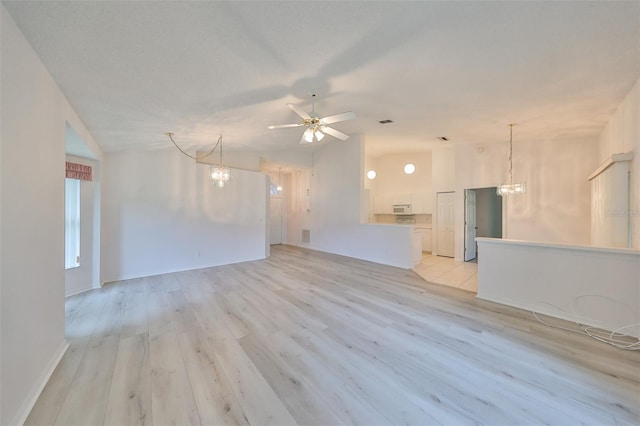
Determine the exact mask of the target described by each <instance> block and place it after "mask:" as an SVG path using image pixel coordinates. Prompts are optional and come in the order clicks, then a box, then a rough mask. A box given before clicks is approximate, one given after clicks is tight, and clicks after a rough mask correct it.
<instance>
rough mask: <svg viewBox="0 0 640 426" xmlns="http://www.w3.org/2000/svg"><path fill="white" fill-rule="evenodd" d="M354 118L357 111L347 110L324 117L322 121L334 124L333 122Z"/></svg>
mask: <svg viewBox="0 0 640 426" xmlns="http://www.w3.org/2000/svg"><path fill="white" fill-rule="evenodd" d="M354 118H356V115H355V113H354V112H353V111H347V112H343V113H340V114H335V115H330V116H328V117H324V118H322V119H321V120H320V121H322V122H323V123H324V124H332V123H337V122H339V121H347V120H353V119H354Z"/></svg>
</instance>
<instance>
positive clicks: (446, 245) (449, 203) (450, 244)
mask: <svg viewBox="0 0 640 426" xmlns="http://www.w3.org/2000/svg"><path fill="white" fill-rule="evenodd" d="M454 200H455V193H453V192H439V193H438V199H437V203H438V206H437V209H438V248H437V249H438V256H448V257H454V256H455V251H454V247H455V242H454V230H455V228H454V208H453V207H454Z"/></svg>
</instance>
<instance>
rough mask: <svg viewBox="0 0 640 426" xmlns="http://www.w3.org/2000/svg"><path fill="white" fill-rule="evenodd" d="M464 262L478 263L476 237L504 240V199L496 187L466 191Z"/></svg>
mask: <svg viewBox="0 0 640 426" xmlns="http://www.w3.org/2000/svg"><path fill="white" fill-rule="evenodd" d="M464 218H465V223H464V260H465V262H469V261H477V259H478V249H477V247H478V245H477V243H476V237H486V238H502V197H500V196H498V194H497V192H496V187H489V188H476V189H465V191H464Z"/></svg>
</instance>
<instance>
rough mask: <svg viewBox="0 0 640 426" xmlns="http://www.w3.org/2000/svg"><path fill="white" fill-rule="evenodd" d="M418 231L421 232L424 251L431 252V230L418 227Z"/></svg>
mask: <svg viewBox="0 0 640 426" xmlns="http://www.w3.org/2000/svg"><path fill="white" fill-rule="evenodd" d="M415 229H416V231H419V232H420V234H421V238H422V251H428V252H431V228H420V227H418V226H416V228H415Z"/></svg>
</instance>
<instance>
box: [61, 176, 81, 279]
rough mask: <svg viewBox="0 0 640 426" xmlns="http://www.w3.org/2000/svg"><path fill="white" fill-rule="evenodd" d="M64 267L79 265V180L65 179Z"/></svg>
mask: <svg viewBox="0 0 640 426" xmlns="http://www.w3.org/2000/svg"><path fill="white" fill-rule="evenodd" d="M64 215H65V227H64V267H65V269H70V268H77V267H78V266H80V180H78V179H65V214H64Z"/></svg>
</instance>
